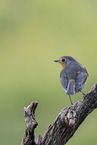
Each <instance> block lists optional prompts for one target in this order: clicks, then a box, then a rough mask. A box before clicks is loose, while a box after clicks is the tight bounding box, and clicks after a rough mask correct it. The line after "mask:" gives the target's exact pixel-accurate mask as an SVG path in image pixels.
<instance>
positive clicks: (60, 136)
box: [21, 82, 97, 145]
mask: <svg viewBox="0 0 97 145" xmlns="http://www.w3.org/2000/svg"><path fill="white" fill-rule="evenodd" d="M37 104H38V103H37V102H32V103H31V104H30V105H29V106H28V107H27V108H26V107H24V117H25V121H26V126H27V127H26V130H25V133H24V136H23V140H22V144H21V145H35V144H36V145H64V144H66V143H67V142H68V140H69V139H70V138H71V137H72V136H73V134H74V133H75V131H76V130H77V129H78V127H79V126H80V124H81V123H82V122H83V121H84V120H85V118H86V117H87V116H88V115H89V114H90V113H91V112H92V111H93V110H94V109H95V108H97V82H96V83H95V84H94V86H93V87H92V89H91V90H90V91H89V92H88V93H87V94H86V95H84V96H83V98H82V100H79V101H77V102H76V103H74V104H73V105H71V106H69V107H65V108H63V109H62V110H61V112H60V113H59V114H58V116H57V117H56V119H55V121H54V123H53V124H50V125H49V127H48V129H47V131H46V132H45V133H44V134H43V136H42V137H40V136H39V138H38V139H35V138H34V129H35V127H36V126H37V125H38V123H37V122H36V121H35V109H36V106H37Z"/></svg>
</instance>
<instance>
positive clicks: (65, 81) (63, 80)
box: [60, 74, 68, 92]
mask: <svg viewBox="0 0 97 145" xmlns="http://www.w3.org/2000/svg"><path fill="white" fill-rule="evenodd" d="M60 82H61V84H62V86H63V88H64V90H65V92H67V87H68V78H67V76H66V75H65V74H64V75H63V76H61V77H60Z"/></svg>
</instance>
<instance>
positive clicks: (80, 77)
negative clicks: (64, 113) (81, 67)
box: [75, 71, 88, 93]
mask: <svg viewBox="0 0 97 145" xmlns="http://www.w3.org/2000/svg"><path fill="white" fill-rule="evenodd" d="M87 77H88V74H87V73H86V72H80V71H78V72H77V75H76V80H75V81H76V84H75V90H76V93H77V92H78V91H81V90H82V89H83V87H84V86H85V83H86V80H87Z"/></svg>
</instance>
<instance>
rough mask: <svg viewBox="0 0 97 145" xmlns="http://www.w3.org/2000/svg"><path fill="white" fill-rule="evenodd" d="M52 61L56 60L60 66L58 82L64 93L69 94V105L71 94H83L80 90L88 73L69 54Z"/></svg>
mask: <svg viewBox="0 0 97 145" xmlns="http://www.w3.org/2000/svg"><path fill="white" fill-rule="evenodd" d="M54 62H58V63H60V64H61V66H62V71H61V72H60V82H61V84H62V86H63V88H64V90H65V92H66V94H67V95H69V99H70V103H71V105H73V103H72V100H71V95H74V94H76V93H78V92H81V93H82V94H83V95H84V94H85V93H83V92H82V91H81V90H82V89H83V88H84V86H85V84H86V80H87V77H88V76H89V74H88V72H87V70H86V68H85V67H84V66H83V65H81V64H80V63H79V62H78V61H77V60H76V59H75V58H73V57H71V56H62V57H61V58H59V59H58V60H54Z"/></svg>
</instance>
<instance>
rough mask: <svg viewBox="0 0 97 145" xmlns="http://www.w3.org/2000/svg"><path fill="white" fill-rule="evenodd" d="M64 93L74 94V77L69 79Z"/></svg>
mask: <svg viewBox="0 0 97 145" xmlns="http://www.w3.org/2000/svg"><path fill="white" fill-rule="evenodd" d="M66 94H67V95H74V94H75V80H74V79H70V80H69V82H68V88H67V93H66Z"/></svg>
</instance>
